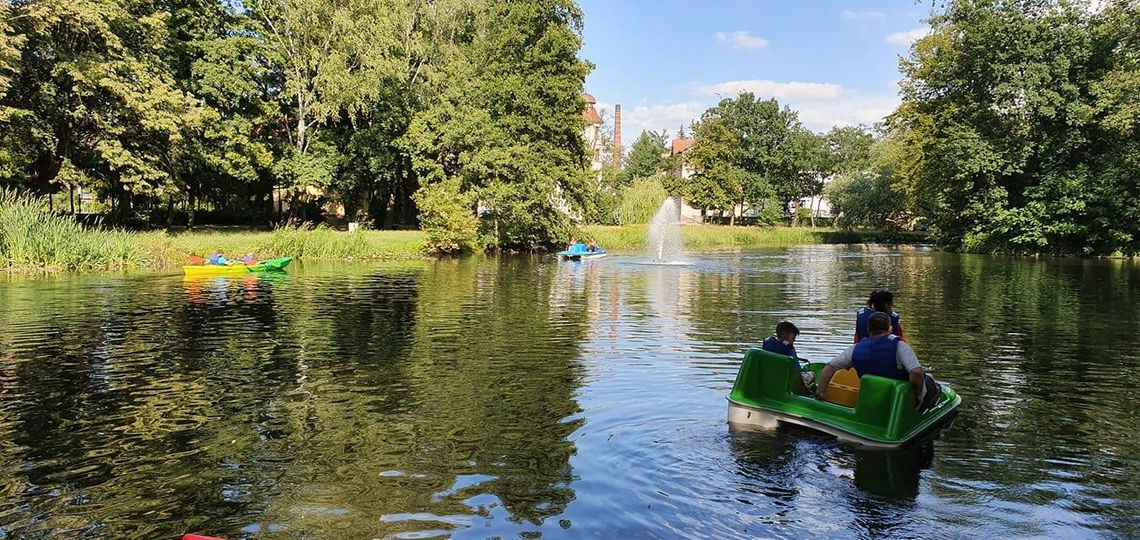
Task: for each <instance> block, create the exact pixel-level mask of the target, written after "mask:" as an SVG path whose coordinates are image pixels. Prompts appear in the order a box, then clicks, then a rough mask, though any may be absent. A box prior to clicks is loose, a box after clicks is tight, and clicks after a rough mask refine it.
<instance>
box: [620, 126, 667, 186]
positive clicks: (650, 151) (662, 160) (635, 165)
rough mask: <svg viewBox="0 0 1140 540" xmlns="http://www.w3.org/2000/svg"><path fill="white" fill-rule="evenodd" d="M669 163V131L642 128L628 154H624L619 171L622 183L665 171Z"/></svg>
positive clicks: (630, 182) (626, 183) (628, 182)
mask: <svg viewBox="0 0 1140 540" xmlns="http://www.w3.org/2000/svg"><path fill="white" fill-rule="evenodd" d="M670 163H671V160H670V159H669V133H668V132H665V131H653V130H648V129H647V130H644V131H642V132H641V135H639V136H638V137H637V139H636V140H634V141H633V146H631V147H630V148H629V155H628V156H626V159H625V163H624V167H623V168H622V171H621V172H622V174H621V178H622V183H623V185H629V184H632V183H633V181H634V180H637V179H640V178H649V177H650V176H653V175H655V174H658V173H663V172H666V171H667V170H668V169H669V167H670Z"/></svg>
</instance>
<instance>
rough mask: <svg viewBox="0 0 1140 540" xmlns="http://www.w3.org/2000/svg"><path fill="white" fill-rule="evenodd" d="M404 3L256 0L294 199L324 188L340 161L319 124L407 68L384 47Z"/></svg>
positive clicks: (392, 41) (280, 171) (284, 170)
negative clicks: (283, 113) (284, 117)
mask: <svg viewBox="0 0 1140 540" xmlns="http://www.w3.org/2000/svg"><path fill="white" fill-rule="evenodd" d="M402 7H404V6H403V4H399V3H396V2H394V1H390V0H347V1H334V0H257V1H255V2H254V3H253V9H254V11H255V12H256V13H257V14H258V15H259V16H260V20H261V21H262V22H263V31H264V33H265V41H266V45H267V47H268V50H269V52H270V54H271V60H272V61H273V62H275V63H276V64H277V65H278V66H279V67H280V69H281V77H282V82H283V88H282V93H281V97H282V99H283V100H284V102H285V103H283V105H284V106H286V107H288V109H286V110H288V111H289V116H288V119H289V120H288V121H289V125H290V130H289V141H290V146H289V148H288V151H287V153H286V154H285V155H284V156H283V158H282V159H280V160H279V161H278V162H277V167H276V173H277V176H278V178H279V179H281V181H282V182H284V183H285V184H286V185H287V186H289V187H290V188H291V190H292V193H293V197H294V201H295V202H299V199H300V196H301V195H302V194H303V193H305V192H306V191H307V189H308V188H311V187H316V188H327V187H328V186H329V185H330V184H331V183H332V179H333V176H334V173H335V170H336V167H337V166H338V160H339V155H338V152H337V150H336V147H335V144H334V142H333V140H332V136H331V135H330V136H326V137H322V136H321V133H320V128H321V127H323V126H324V125H325V124H326V123H328V122H329V121H330V120H332V119H335V118H337V117H338V116H339V115H342V114H346V115H349V116H351V115H355V114H358V113H360V112H361V111H363V110H365V109H366V108H368V107H369V106H370V104H371V103H373V102H375V101H376V100H377V99H378V98H379V96H380V94H381V92H382V90H383V88H384V84H383V83H384V82H386V81H390V80H392V79H394V78H401V77H400V76H401V74H402V73H403V72H404V70H405V69H406V67H407V66H406V65H404V64H402V63H401V62H400V61H399V59H398V58H397V57H395V56H394V55H392V54H390V53H389V51H390V50H392V49H393V48H395V47H397V46H398V41H397V35H398V33H397V32H398V27H397V26H396V25H395V24H394V21H395V20H397V18H398V14H399V13H400V9H401V8H402Z"/></svg>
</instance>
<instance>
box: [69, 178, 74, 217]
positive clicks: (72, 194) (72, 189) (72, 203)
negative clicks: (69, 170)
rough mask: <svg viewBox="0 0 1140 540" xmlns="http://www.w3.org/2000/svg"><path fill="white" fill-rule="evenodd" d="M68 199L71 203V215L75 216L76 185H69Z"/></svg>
mask: <svg viewBox="0 0 1140 540" xmlns="http://www.w3.org/2000/svg"><path fill="white" fill-rule="evenodd" d="M67 198H68V201H70V203H71V215H73V216H74V215H75V184H68V185H67Z"/></svg>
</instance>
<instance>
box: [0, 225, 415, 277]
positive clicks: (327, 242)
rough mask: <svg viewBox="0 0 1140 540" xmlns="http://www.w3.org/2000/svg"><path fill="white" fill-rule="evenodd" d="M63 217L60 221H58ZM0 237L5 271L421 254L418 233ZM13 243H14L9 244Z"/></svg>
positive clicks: (89, 231) (88, 233)
mask: <svg viewBox="0 0 1140 540" xmlns="http://www.w3.org/2000/svg"><path fill="white" fill-rule="evenodd" d="M63 219H66V218H63ZM9 232H11V231H10V230H4V231H3V232H2V233H0V235H2V236H0V260H2V261H3V263H4V265H5V266H7V268H8V270H9V271H45V272H55V271H93V270H125V269H167V268H170V269H173V268H178V267H179V266H181V265H182V264H185V261H186V260H187V259H188V258H189V257H190V256H191V255H198V256H206V255H209V254H210V253H211V252H213V251H214V250H216V249H221V250H224V251H225V252H226V254H227V255H228V256H230V257H240V256H241V255H244V254H245V253H253V255H254V257H256V258H258V259H265V258H271V257H283V256H290V257H297V258H300V259H308V260H322V259H323V260H349V259H358V260H359V259H371V260H393V259H412V258H420V257H423V256H424V252H423V233H422V232H420V231H357V232H354V233H347V232H341V231H335V230H331V229H323V228H322V229H278V230H276V231H272V232H231V231H225V232H185V233H177V234H169V233H165V232H146V233H136V232H121V231H101V230H93V229H82V228H80V229H77V230H71V231H68V232H67V234H50V235H42V236H37V235H34V234H16V235H11V234H8V233H9ZM12 240H15V242H12Z"/></svg>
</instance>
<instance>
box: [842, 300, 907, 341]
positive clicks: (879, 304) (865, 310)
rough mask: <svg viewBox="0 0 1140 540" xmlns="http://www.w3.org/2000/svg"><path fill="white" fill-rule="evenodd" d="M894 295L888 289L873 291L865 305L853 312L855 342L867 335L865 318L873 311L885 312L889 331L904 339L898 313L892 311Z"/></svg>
mask: <svg viewBox="0 0 1140 540" xmlns="http://www.w3.org/2000/svg"><path fill="white" fill-rule="evenodd" d="M894 304H895V295H894V294H893V293H891V292H890V291H874V292H872V293H871V296H870V297H869V298H868V299H867V305H866V306H864V307H862V308H859V311H858V312H856V313H855V343H859V342H860V341H861V340H863V339H865V338H866V337H867V336H868V335H870V334H869V333H868V332H867V319H868V318H870V317H871V314H873V313H875V312H880V313H885V314H887V316H889V317H890V319H891V333H892V334H894V335H895V336H898V338H899V339H901V340H903V341H906V337H904V336H903V328H902V322H901V321H900V320H899V314H898V313H895V312H894V307H895V306H894Z"/></svg>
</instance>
